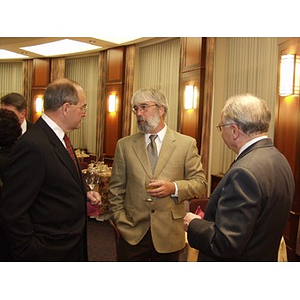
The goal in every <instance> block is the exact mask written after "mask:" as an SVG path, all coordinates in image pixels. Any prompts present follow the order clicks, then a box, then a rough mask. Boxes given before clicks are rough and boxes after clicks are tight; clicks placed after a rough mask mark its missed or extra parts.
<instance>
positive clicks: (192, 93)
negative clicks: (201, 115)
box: [184, 85, 197, 109]
mask: <svg viewBox="0 0 300 300" xmlns="http://www.w3.org/2000/svg"><path fill="white" fill-rule="evenodd" d="M184 97H185V99H184V108H185V109H194V108H196V107H197V88H196V87H195V86H193V85H186V86H185V93H184Z"/></svg>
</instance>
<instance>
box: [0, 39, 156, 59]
mask: <svg viewBox="0 0 300 300" xmlns="http://www.w3.org/2000/svg"><path fill="white" fill-rule="evenodd" d="M64 39H69V40H73V41H79V42H84V43H88V44H90V45H93V46H99V47H101V49H99V48H98V49H95V50H89V51H84V52H76V53H75V54H76V55H77V54H78V55H79V54H87V53H92V52H98V51H103V50H106V49H109V48H114V47H117V46H122V45H129V44H136V43H142V42H147V41H150V40H152V39H155V38H152V37H147V38H145V37H142V38H123V39H122V40H123V41H122V42H120V43H119V42H112V40H113V39H114V38H108V37H107V38H103V39H102V38H94V37H0V50H1V49H3V50H7V51H11V52H15V53H17V54H21V55H25V56H27V58H28V59H32V58H41V57H45V56H43V55H39V54H37V53H33V52H30V51H28V50H23V49H21V48H22V47H28V46H35V45H40V44H44V43H49V42H55V41H60V40H64ZM70 55H72V56H74V53H71V54H63V55H56V56H70ZM47 57H51V55H50V56H47ZM21 59H24V58H21ZM0 60H2V61H3V60H4V59H1V57H0ZM5 60H7V59H5ZM13 60H15V59H13Z"/></svg>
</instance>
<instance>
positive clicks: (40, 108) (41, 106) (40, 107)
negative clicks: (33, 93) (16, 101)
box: [35, 97, 44, 113]
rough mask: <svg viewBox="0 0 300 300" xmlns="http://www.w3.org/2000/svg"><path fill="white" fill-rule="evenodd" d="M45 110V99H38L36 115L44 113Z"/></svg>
mask: <svg viewBox="0 0 300 300" xmlns="http://www.w3.org/2000/svg"><path fill="white" fill-rule="evenodd" d="M43 109H44V103H43V98H41V97H37V98H36V99H35V112H36V113H42V112H43Z"/></svg>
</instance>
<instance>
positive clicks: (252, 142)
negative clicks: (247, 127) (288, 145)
mask: <svg viewBox="0 0 300 300" xmlns="http://www.w3.org/2000/svg"><path fill="white" fill-rule="evenodd" d="M267 138H268V136H267V135H263V136H259V137H257V138H254V139H252V140H251V141H249V142H247V143H246V144H245V145H244V146H243V147H241V149H240V151H239V154H238V156H237V157H236V159H237V158H238V157H239V156H240V154H241V153H242V152H243V151H244V150H246V149H247V148H248V147H250V146H251V145H253V144H254V143H256V142H258V141H260V140H263V139H267ZM236 159H235V160H236Z"/></svg>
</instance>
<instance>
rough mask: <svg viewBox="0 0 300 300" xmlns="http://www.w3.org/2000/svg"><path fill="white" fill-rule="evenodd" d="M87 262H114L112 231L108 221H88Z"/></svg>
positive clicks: (114, 250) (114, 249)
mask: <svg viewBox="0 0 300 300" xmlns="http://www.w3.org/2000/svg"><path fill="white" fill-rule="evenodd" d="M87 229H88V255H89V261H91V262H96V261H103V262H104V261H106V262H112V261H116V248H115V236H114V231H113V228H112V227H111V225H110V224H109V222H108V221H97V220H95V219H91V218H89V219H88V228H87Z"/></svg>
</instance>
